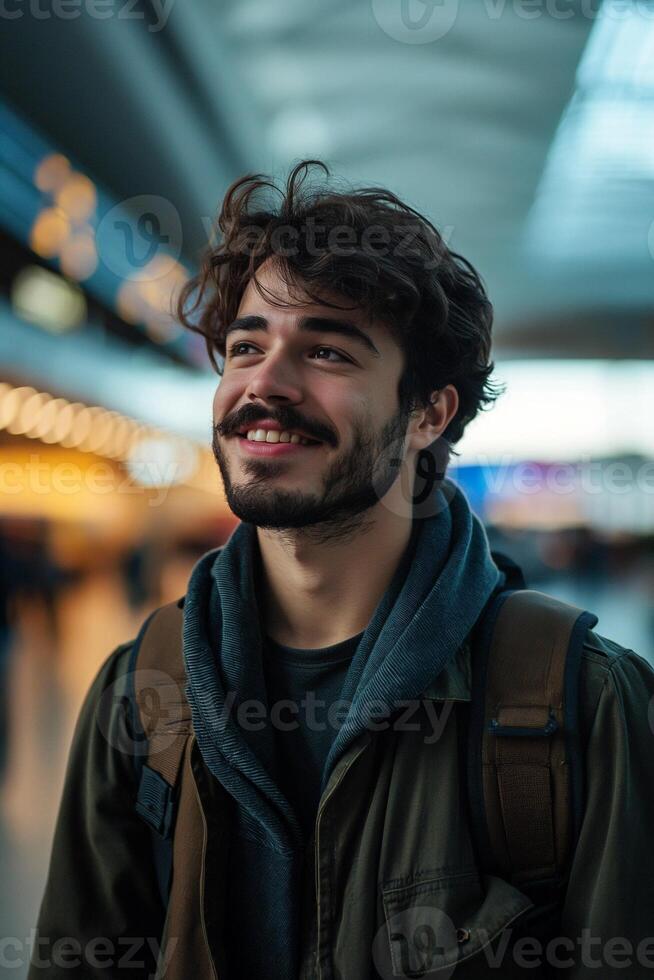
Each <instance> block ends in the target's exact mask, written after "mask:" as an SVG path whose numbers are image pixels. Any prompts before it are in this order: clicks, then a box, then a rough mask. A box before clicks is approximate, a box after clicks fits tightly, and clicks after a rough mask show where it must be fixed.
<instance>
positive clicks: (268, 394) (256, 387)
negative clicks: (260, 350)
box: [245, 352, 302, 404]
mask: <svg viewBox="0 0 654 980" xmlns="http://www.w3.org/2000/svg"><path fill="white" fill-rule="evenodd" d="M245 394H246V397H247V398H248V399H249V400H250V401H256V400H257V399H259V400H261V401H265V402H271V401H272V402H277V403H279V402H283V403H284V404H286V403H288V402H290V403H292V404H296V403H298V402H301V401H302V388H301V386H300V384H299V383H298V379H297V378H296V377H295V376H294V373H293V369H292V367H291V366H290V365H289V363H288V360H287V359H286V360H285V359H284V355H283V353H281V352H280V353H279V354H278V355H273V354H269V356H268V357H267V358H266V361H265V363H263V364H260V365H259V367H258V368H256V369H255V370H254V372H253V373H252V375H251V377H250V380H249V382H248V385H247V388H246V392H245Z"/></svg>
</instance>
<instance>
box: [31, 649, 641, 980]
mask: <svg viewBox="0 0 654 980" xmlns="http://www.w3.org/2000/svg"><path fill="white" fill-rule="evenodd" d="M131 645H132V644H125V645H123V646H121V647H119V648H118V649H117V650H115V651H114V652H113V653H112V654H111V655H110V656H109V657H108V659H107V660H106V661H105V663H104V664H103V666H102V667H101V669H100V671H99V673H98V674H97V676H96V678H95V680H94V682H93V684H92V686H91V688H90V690H89V692H88V694H87V697H86V700H85V702H84V705H83V708H82V711H81V713H80V716H79V719H78V723H77V727H76V730H75V734H74V738H73V744H72V748H71V752H70V758H69V763H68V769H67V775H66V780H65V787H64V792H63V799H62V803H61V808H60V812H59V817H58V822H57V827H56V832H55V838H54V845H53V851H52V858H51V864H50V869H49V875H48V880H47V885H46V889H45V895H44V898H43V902H42V906H41V910H40V915H39V922H38V942H37V943H36V945H35V948H34V952H33V954H32V964H31V967H30V972H29V980H37V978H47V980H64V978H80V980H81V978H84V980H96V978H103V980H106V978H114V977H116V978H132V977H139V978H144V977H148V976H151V975H152V976H154V973H155V968H156V962H157V958H158V959H159V974H158V975H159V976H161V977H165V978H166V980H182V978H185V980H212V978H218V980H234V978H230V977H228V976H227V974H226V972H225V966H224V962H223V957H222V948H221V944H222V921H223V918H224V897H225V889H224V873H223V868H224V861H225V855H226V848H227V847H228V846H229V826H230V814H231V812H232V801H231V799H230V798H229V797H228V796H227V794H226V793H225V791H224V790H223V789H222V787H221V786H220V785H219V784H218V783H217V781H216V780H215V779H214V777H213V776H212V775H211V773H210V772H209V771H208V769H207V767H206V766H205V765H204V763H203V760H202V758H201V756H200V753H199V749H198V746H197V743H196V742H195V739H194V737H193V736H192V735H191V737H190V738H189V740H188V744H187V747H186V751H185V757H184V760H183V765H184V766H186V767H187V776H188V784H189V785H192V786H193V795H192V798H191V797H189V799H188V801H187V802H186V803H184V804H183V806H185V807H186V808H187V810H188V812H187V813H186V815H185V821H186V822H185V824H184V825H185V826H191V824H192V823H193V820H195V826H196V827H198V828H199V830H198V835H199V836H198V839H197V841H195V842H194V841H191V840H190V839H188V840H185V841H181V840H178V837H179V836H180V835H177V836H176V838H175V858H174V861H175V863H174V868H175V870H174V873H173V877H175V875H177V881H176V882H175V884H176V886H177V887H176V889H174V894H175V896H176V897H175V904H176V909H175V910H169V912H168V914H167V911H166V909H164V907H163V905H162V902H161V899H160V897H159V890H158V887H157V882H156V875H155V868H154V861H153V856H152V842H151V832H150V829H149V828H148V827H147V826H146V824H145V823H144V822H143V820H142V819H141V818H140V817H139V816H138V815H137V814H136V812H135V800H136V777H135V771H134V767H133V760H132V758H131V756H130V754H129V752H127V751H125V750H124V749H125V743H124V733H121V731H119V729H121V726H124V717H125V706H126V700H125V699H126V687H125V683H126V672H127V670H128V664H129V655H130V650H131ZM470 683H471V679H470V651H469V648H468V646H467V645H464V646H463V647H462V648H461V649H460V650H459V653H458V655H457V657H456V659H455V661H454V662H453V663H452V665H451V666H450V667H449V668H448V669H447V670H446V671H444V672H443V673H442V674H441V675H440V676H439V677H438V678H437V680H436V681H435V683H434V684H433V685H432V686H431V687H430V688H428V689H427V690H426V691H425V692H424V694H423V697H422V698H421V699H420V700H419V701H417V702H416V703H415V710H414V711H413V712H412V714H411V715H410V717H407V721H408V722H409V724H407V725H405V726H402V729H401V730H398V727H394V728H392V729H388V728H387V729H385V730H382V731H379V732H374V731H366V732H365V733H364V734H363V735H362V736H361V737H360V738H359V739H358V740H357V741H356V742H354V743H353V744H352V745H351V746H350V747H349V749H348V750H347V751H346V753H345V754H344V755H343V757H342V758H341V759H340V761H339V762H338V763H337V764H336V766H335V768H334V771H333V772H332V775H331V778H330V780H329V783H328V785H327V787H326V789H325V792H324V793H323V796H322V799H321V802H320V806H319V811H318V815H317V819H316V828H315V835H314V839H313V840H312V841H311V842H310V844H309V847H308V848H307V860H306V862H305V865H306V871H305V883H304V901H303V909H304V922H303V930H302V933H303V943H302V969H301V975H300V978H298V980H313V978H316V980H317V978H321V980H369V978H378V977H383V978H392V977H408V976H426V977H431V976H433V977H435V978H439V980H446V978H449V977H455V978H457V980H472V978H478V977H497V978H498V980H500V978H501V980H507V978H508V980H510V978H511V977H514V976H519V977H527V976H529V977H532V978H533V977H538V978H540V977H550V976H553V977H564V978H567V980H590V978H593V980H595V978H601V980H611V978H613V977H620V978H634V980H642V978H646V977H648V976H651V977H653V978H654V842H653V838H654V671H653V670H652V668H651V667H650V666H649V664H648V663H647V662H646V661H645V660H644V659H643V658H642V657H640V656H638V655H637V654H635V653H634V652H633V651H631V650H626V649H624V648H623V647H621V646H619V645H618V644H616V643H614V642H612V641H611V640H608V639H606V638H604V637H602V636H600V635H598V634H597V633H595V632H594V631H592V630H589V631H588V634H587V637H586V640H585V643H584V648H583V654H582V667H581V677H580V696H581V703H580V735H581V741H582V746H583V747H584V748H585V750H586V787H585V790H586V805H585V816H584V821H583V825H582V828H581V835H580V839H579V841H578V844H577V847H576V851H575V853H574V859H573V863H572V868H571V872H570V877H569V882H568V884H567V889H566V891H565V895H564V897H563V900H562V901H561V903H560V904H559V905H558V906H557V907H556V909H554V910H552V909H551V908H550V909H546V910H542V909H539V908H536V907H535V906H533V905H532V903H531V902H530V900H529V898H528V897H527V896H526V895H525V894H523V893H522V892H521V891H520V890H519V889H517V888H515V887H513V886H512V885H510V884H508V883H507V882H505V881H503V880H501V879H499V878H497V877H492V876H488V875H485V874H482V873H481V872H480V870H479V868H478V866H477V863H476V861H475V857H474V849H473V843H472V836H471V831H470V823H469V817H468V808H467V800H466V779H465V760H464V759H463V758H462V754H461V751H462V750H461V746H462V744H464V743H462V739H461V738H460V737H459V736H460V734H461V732H462V729H463V727H464V725H465V723H466V709H467V705H468V703H469V701H470ZM121 739H123V741H122V742H121ZM180 805H181V804H180ZM192 810H193V812H191V811H192ZM180 818H181V815H178V818H177V819H178V821H179V820H180ZM251 941H252V942H256V936H252V937H251ZM253 980H254V978H253ZM256 980H265V978H256Z"/></svg>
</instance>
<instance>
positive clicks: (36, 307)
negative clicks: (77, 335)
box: [11, 243, 87, 334]
mask: <svg viewBox="0 0 654 980" xmlns="http://www.w3.org/2000/svg"><path fill="white" fill-rule="evenodd" d="M66 248H67V243H65V244H64V250H65V249H66ZM11 303H12V306H13V308H14V310H15V311H16V313H17V314H18V316H20V317H21V318H22V319H24V320H29V321H30V323H35V324H37V326H39V327H43V328H44V329H45V330H48V331H49V332H50V333H56V334H61V333H65V332H66V331H67V330H71V329H73V328H75V327H78V326H80V324H81V323H82V322H83V321H84V319H85V318H86V315H87V305H86V298H85V296H84V293H83V292H82V290H81V289H79V288H78V287H77V286H76V285H75V284H74V283H72V282H69V281H68V280H67V279H64V278H63V276H60V275H58V274H57V273H56V272H51V271H50V270H49V269H42V268H41V267H40V266H36V265H29V266H25V267H24V268H22V269H21V270H20V272H19V273H18V274H17V275H16V277H15V279H14V281H13V283H12V285H11Z"/></svg>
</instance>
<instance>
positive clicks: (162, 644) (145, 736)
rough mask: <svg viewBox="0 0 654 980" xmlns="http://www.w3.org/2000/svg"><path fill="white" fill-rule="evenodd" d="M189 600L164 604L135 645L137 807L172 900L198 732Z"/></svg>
mask: <svg viewBox="0 0 654 980" xmlns="http://www.w3.org/2000/svg"><path fill="white" fill-rule="evenodd" d="M183 604H184V600H183V599H180V600H177V601H176V602H171V603H168V604H166V605H165V606H161V607H160V608H159V609H157V610H155V611H154V612H153V613H152V614H151V615H150V616H149V617H148V619H147V620H146V621H145V623H144V624H143V627H142V628H141V631H140V633H139V636H138V637H137V639H136V642H135V644H134V647H133V649H132V660H131V664H130V680H131V684H132V704H133V718H132V723H133V727H134V729H135V732H136V733H137V735H135V739H134V742H133V744H134V762H135V767H136V773H137V781H138V783H137V784H138V792H137V798H136V812H137V813H138V814H139V815H140V816H141V817H142V818H143V819H144V820H145V822H146V823H147V824H148V825H149V826H150V828H151V830H152V832H153V833H152V841H153V849H154V859H155V867H156V870H157V876H158V880H159V889H160V892H161V895H162V899H164V900H167V895H168V890H169V885H170V872H171V864H172V837H173V831H174V823H175V808H176V800H177V796H178V792H177V790H178V785H177V784H178V780H179V778H180V772H181V765H182V759H183V756H184V750H185V747H186V743H187V741H188V738H189V737H190V736H191V735H192V731H193V727H192V721H191V709H190V705H189V704H188V701H187V700H186V695H185V686H186V670H185V667H184V656H183V646H182V621H183Z"/></svg>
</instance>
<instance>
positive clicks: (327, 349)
mask: <svg viewBox="0 0 654 980" xmlns="http://www.w3.org/2000/svg"><path fill="white" fill-rule="evenodd" d="M320 351H327V352H328V353H329V354H336V357H338V358H339V360H341V361H345V362H349V363H352V362H351V361H350V359H349V357H345V355H344V354H341V352H340V351H337V350H334V348H333V347H316V349H315V352H316V353H320ZM318 360H320V361H325V360H327V358H325V357H319V358H318Z"/></svg>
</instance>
